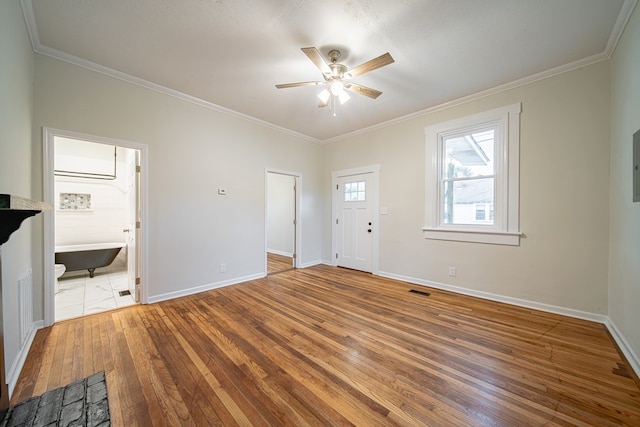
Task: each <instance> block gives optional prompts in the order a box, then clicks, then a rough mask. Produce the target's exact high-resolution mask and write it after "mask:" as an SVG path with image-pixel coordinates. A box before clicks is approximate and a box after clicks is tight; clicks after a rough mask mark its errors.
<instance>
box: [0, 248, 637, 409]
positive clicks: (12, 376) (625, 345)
mask: <svg viewBox="0 0 640 427" xmlns="http://www.w3.org/2000/svg"><path fill="white" fill-rule="evenodd" d="M321 264H323V265H329V266H331V265H333V264H332V263H331V262H329V261H326V260H317V261H313V262H309V263H305V264H304V265H303V266H302V267H301V268H308V267H313V266H314V265H321ZM379 275H380V276H382V277H387V278H389V279H395V280H400V281H402V282H407V283H413V284H416V285H421V286H428V287H431V288H435V289H441V290H445V291H451V292H455V293H458V294H462V295H469V296H473V297H478V298H483V299H487V300H491V301H497V302H504V303H507V304H512V305H515V306H520V307H526V308H531V309H535V310H541V311H546V312H549V313H554V314H560V315H563V316H568V317H575V318H578V319H583V320H590V321H593V322H598V323H602V324H604V325H605V326H606V327H607V329H608V330H609V332H610V333H611V336H612V337H613V339H614V341H615V342H616V344H617V345H618V347H620V350H621V351H622V353H623V354H624V356H625V358H626V359H627V361H628V362H629V365H631V369H633V370H634V371H635V373H636V375H638V376H639V377H640V357H639V356H638V354H637V353H636V352H635V350H634V349H633V347H632V346H631V344H629V342H628V341H627V339H626V338H625V337H624V335H623V334H622V332H621V331H620V329H618V327H617V326H616V324H615V323H614V322H613V321H612V320H611V318H610V317H609V316H605V315H602V314H594V313H588V312H585V311H580V310H574V309H571V308H565V307H558V306H554V305H549V304H543V303H539V302H535V301H528V300H523V299H520V298H512V297H508V296H504V295H498V294H493V293H490V292H483V291H476V290H473V289H467V288H462V287H459V286H453V285H448V284H445V283H438V282H431V281H428V280H423V279H416V278H413V277H408V276H403V275H399V274H393V273H388V272H382V271H381V272H379ZM262 277H265V274H256V275H251V276H245V277H240V278H237V279H231V280H227V281H223V282H217V283H212V284H209V285H203V286H197V287H194V288H190V289H185V290H182V291H178V292H169V293H166V294H161V295H156V296H153V297H151V298H149V303H154V302H160V301H165V300H169V299H173V298H178V297H182V296H187V295H193V294H196V293H199V292H204V291H208V290H211V289H217V288H221V287H224V286H230V285H235V284H238V283H242V282H247V281H250V280H255V279H260V278H262ZM42 328H44V321H43V320H38V321H36V322H34V323H33V328H32V330H31V332H30V333H29V336H28V337H27V339H26V340H25V343H24V345H23V346H22V348H21V349H20V351H19V352H18V355H17V356H16V358H15V359H14V361H13V364H12V365H11V369H10V370H9V372H8V373H7V380H8V381H7V383H8V387H9V398H11V395H12V394H13V390H14V389H15V386H16V384H17V383H18V378H19V376H20V372H22V368H23V367H24V363H25V362H26V360H27V355H28V354H29V350H30V349H31V345H32V344H33V340H34V338H35V336H36V332H37V331H38V330H40V329H42Z"/></svg>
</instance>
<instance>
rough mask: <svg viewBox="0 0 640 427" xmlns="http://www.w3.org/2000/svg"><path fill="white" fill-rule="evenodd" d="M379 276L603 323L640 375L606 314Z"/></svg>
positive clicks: (639, 363) (638, 362) (637, 359)
mask: <svg viewBox="0 0 640 427" xmlns="http://www.w3.org/2000/svg"><path fill="white" fill-rule="evenodd" d="M378 275H379V276H381V277H386V278H388V279H394V280H399V281H401V282H405V283H412V284H415V285H420V286H427V287H430V288H433V289H440V290H443V291H449V292H453V293H456V294H460V295H467V296H471V297H476V298H482V299H485V300H489V301H496V302H502V303H505V304H510V305H514V306H517V307H524V308H530V309H533V310H540V311H544V312H546V313H553V314H559V315H561V316H567V317H572V318H575V319H582V320H588V321H590V322H596V323H601V324H603V325H604V326H605V327H606V328H607V330H608V331H609V332H610V333H611V337H612V338H613V340H614V341H615V343H616V344H617V345H618V347H619V348H620V351H621V352H622V354H623V355H624V357H625V358H626V360H627V362H629V365H630V366H631V369H633V370H634V371H635V373H636V375H638V376H639V377H640V356H639V355H638V353H636V351H635V350H634V349H633V346H632V345H631V344H630V343H629V341H628V340H627V339H626V338H625V336H624V335H623V334H622V332H621V331H620V329H618V327H617V326H616V325H615V323H614V322H613V320H611V318H610V317H609V316H607V315H604V314H596V313H590V312H588V311H582V310H575V309H573V308H566V307H560V306H557V305H551V304H544V303H541V302H536V301H530V300H525V299H521V298H514V297H509V296H506V295H500V294H494V293H491V292H484V291H477V290H473V289H469V288H463V287H460V286H453V285H449V284H446V283H440V282H433V281H430V280H424V279H417V278H415V277H409V276H404V275H401V274H395V273H389V272H386V271H380V272H379V273H378Z"/></svg>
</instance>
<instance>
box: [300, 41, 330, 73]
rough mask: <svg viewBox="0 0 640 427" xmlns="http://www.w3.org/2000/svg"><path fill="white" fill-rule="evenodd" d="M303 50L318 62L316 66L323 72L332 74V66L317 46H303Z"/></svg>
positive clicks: (314, 61) (312, 59)
mask: <svg viewBox="0 0 640 427" xmlns="http://www.w3.org/2000/svg"><path fill="white" fill-rule="evenodd" d="M302 51H303V52H304V54H305V55H307V57H308V58H309V59H310V60H311V62H313V63H314V64H316V67H318V69H319V70H320V72H321V73H322V74H331V68H329V64H327V63H326V61H325V60H324V59H323V58H322V55H321V54H320V52H319V51H318V49H316V48H315V47H303V48H302Z"/></svg>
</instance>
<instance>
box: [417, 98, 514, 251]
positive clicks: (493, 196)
mask: <svg viewBox="0 0 640 427" xmlns="http://www.w3.org/2000/svg"><path fill="white" fill-rule="evenodd" d="M520 110H521V105H520V104H519V103H518V104H514V105H511V106H507V107H503V108H498V109H495V110H491V111H486V112H483V113H479V114H475V115H473V116H468V117H464V118H460V119H456V120H451V121H448V122H445V123H440V124H437V125H434V126H430V127H427V128H426V129H425V139H426V163H425V166H426V174H425V176H426V186H425V188H426V198H425V200H426V206H425V226H424V228H423V231H424V236H425V238H427V239H438V240H456V241H465V242H476V243H492V244H504V245H519V244H520V230H519V220H518V218H519V212H518V208H519V206H518V205H519V156H520Z"/></svg>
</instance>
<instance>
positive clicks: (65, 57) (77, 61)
mask: <svg viewBox="0 0 640 427" xmlns="http://www.w3.org/2000/svg"><path fill="white" fill-rule="evenodd" d="M637 2H638V0H624V3H623V5H622V7H621V8H620V13H619V14H618V19H617V20H616V23H615V25H614V27H613V29H612V30H611V34H610V35H609V39H608V41H607V45H606V47H605V50H604V51H603V52H601V53H597V54H595V55H592V56H589V57H587V58H582V59H579V60H577V61H574V62H570V63H568V64H564V65H561V66H559V67H555V68H551V69H550V70H546V71H542V72H540V73H536V74H532V75H530V76H526V77H523V78H520V79H517V80H514V81H512V82H509V83H505V84H502V85H498V86H494V87H492V88H489V89H485V90H482V91H479V92H476V93H473V94H471V95H467V96H463V97H461V98H458V99H455V100H453V101H449V102H445V103H443V104H439V105H435V106H433V107H429V108H425V109H423V110H420V111H416V112H414V113H411V114H407V115H405V116H401V117H398V118H395V119H391V120H387V121H384V122H380V123H377V124H375V125H373V126H368V127H365V128H362V129H358V130H355V131H353V132H348V133H345V134H343V135H338V136H335V137H332V138H326V139H323V140H322V139H318V138H314V137H312V136H309V135H305V134H302V133H299V132H296V131H293V130H291V129H287V128H284V127H282V126H278V125H274V124H272V123H269V122H265V121H263V120H260V119H257V118H255V117H251V116H248V115H246V114H243V113H239V112H237V111H234V110H230V109H228V108H225V107H221V106H219V105H216V104H213V103H211V102H208V101H204V100H202V99H199V98H196V97H193V96H191V95H187V94H184V93H182V92H178V91H176V90H173V89H169V88H167V87H164V86H161V85H158V84H156V83H152V82H149V81H146V80H143V79H140V78H138V77H134V76H131V75H129V74H125V73H122V72H120V71H116V70H113V69H111V68H107V67H104V66H102V65H100V64H96V63H94V62H91V61H87V60H85V59H82V58H78V57H77V56H73V55H69V54H67V53H64V52H61V51H59V50H56V49H52V48H49V47H47V46H44V45H42V43H40V36H39V34H38V28H37V25H36V20H35V16H34V13H33V4H32V1H31V0H20V4H21V6H22V14H23V15H24V20H25V23H26V27H27V32H28V33H29V38H30V39H31V46H32V47H33V50H34V52H36V53H40V54H42V55H46V56H49V57H52V58H55V59H59V60H61V61H64V62H68V63H70V64H74V65H77V66H79V67H82V68H86V69H89V70H92V71H95V72H98V73H101V74H105V75H107V76H110V77H113V78H116V79H120V80H124V81H126V82H129V83H132V84H135V85H138V86H142V87H145V88H148V89H151V90H154V91H157V92H161V93H164V94H167V95H169V96H173V97H176V98H178V99H181V100H183V101H187V102H193V103H194V104H197V105H200V106H203V107H205V108H209V109H212V110H215V111H219V112H221V113H224V114H228V115H231V116H234V117H239V118H243V119H245V120H248V121H250V122H253V123H256V124H261V125H263V126H266V127H269V128H271V129H274V130H277V131H280V132H283V133H285V134H289V135H292V136H295V137H298V138H301V139H304V140H306V141H310V142H315V143H317V144H330V143H332V142H337V141H340V140H343V139H347V138H351V137H354V136H357V135H362V134H365V133H369V132H373V131H375V130H378V129H383V128H386V127H389V126H393V125H396V124H398V123H402V122H406V121H408V120H412V119H415V118H417V117H422V116H426V115H428V114H432V113H435V112H437V111H442V110H446V109H448V108H453V107H455V106H458V105H462V104H466V103H468V102H472V101H476V100H478V99H482V98H486V97H488V96H492V95H496V94H498V93H501V92H505V91H507V90H510V89H515V88H517V87H521V86H525V85H527V84H530V83H534V82H537V81H540V80H544V79H547V78H549V77H554V76H557V75H560V74H563V73H567V72H569V71H573V70H577V69H580V68H584V67H586V66H589V65H592V64H597V63H598V62H602V61H607V60H609V59H611V56H612V55H613V52H614V51H615V49H616V47H617V45H618V42H619V41H620V38H621V37H622V34H623V32H624V29H625V27H626V25H627V22H629V19H630V18H631V15H632V13H633V9H634V8H635V6H636V3H637Z"/></svg>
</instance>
